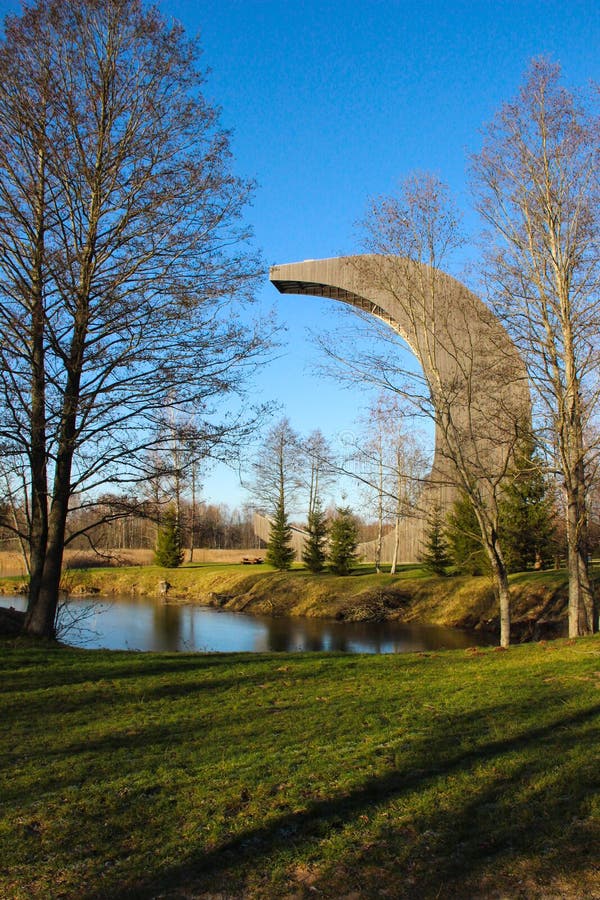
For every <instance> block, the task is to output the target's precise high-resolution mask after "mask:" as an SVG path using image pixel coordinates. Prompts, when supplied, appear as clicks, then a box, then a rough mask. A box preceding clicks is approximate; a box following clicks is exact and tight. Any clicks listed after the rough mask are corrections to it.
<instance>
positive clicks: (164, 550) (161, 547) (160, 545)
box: [154, 509, 184, 569]
mask: <svg viewBox="0 0 600 900" xmlns="http://www.w3.org/2000/svg"><path fill="white" fill-rule="evenodd" d="M183 557H184V551H183V547H182V544H181V532H180V530H179V523H178V521H177V514H176V512H175V510H174V509H168V510H167V511H166V513H165V514H164V517H163V521H162V524H161V526H160V527H159V529H158V535H157V537H156V549H155V551H154V562H155V563H156V565H157V566H164V567H165V568H167V569H176V568H177V566H180V565H181V563H182V562H183Z"/></svg>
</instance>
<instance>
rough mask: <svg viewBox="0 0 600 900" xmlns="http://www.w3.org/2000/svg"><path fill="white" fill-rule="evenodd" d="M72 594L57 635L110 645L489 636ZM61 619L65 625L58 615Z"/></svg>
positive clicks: (387, 644) (401, 645)
mask: <svg viewBox="0 0 600 900" xmlns="http://www.w3.org/2000/svg"><path fill="white" fill-rule="evenodd" d="M2 604H3V605H5V606H14V607H15V608H16V609H24V607H25V601H24V598H22V597H5V598H3V600H2ZM86 608H87V609H90V601H89V600H72V601H71V602H70V603H69V607H68V609H69V610H70V614H71V616H72V617H73V618H74V619H75V620H76V624H75V626H71V627H70V628H68V630H67V631H66V632H65V633H64V635H63V636H62V639H63V640H64V641H65V642H66V643H68V644H71V645H73V646H76V647H77V646H79V647H81V646H83V647H105V648H107V649H110V650H163V651H165V650H169V651H179V650H184V651H192V650H196V651H216V652H244V651H245V652H265V651H275V652H294V651H336V652H341V653H406V652H409V651H415V650H439V649H451V648H461V647H462V648H464V647H472V646H475V645H484V644H490V643H494V642H495V641H494V640H493V639H490V638H489V636H485V635H481V634H478V633H477V632H465V631H458V630H456V629H454V628H438V627H434V626H424V625H401V624H399V623H397V622H382V623H374V622H373V623H371V622H329V621H325V620H322V619H296V618H279V619H271V618H267V617H258V616H247V615H243V614H242V613H231V612H225V611H222V610H214V609H206V608H205V607H201V606H191V605H190V606H177V605H175V604H162V603H160V602H159V601H157V600H154V599H152V598H145V597H144V598H139V597H138V598H132V597H117V598H115V599H114V600H113V599H111V600H103V601H99V602H98V603H94V604H93V605H92V606H91V611H90V614H89V615H88V616H87V617H86V618H84V619H83V620H78V617H79V616H80V615H81V614H82V612H83V611H84V610H85V609H86ZM64 624H65V625H68V622H67V621H66V618H65V619H64Z"/></svg>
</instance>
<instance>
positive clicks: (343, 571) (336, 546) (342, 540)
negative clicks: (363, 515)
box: [329, 506, 358, 575]
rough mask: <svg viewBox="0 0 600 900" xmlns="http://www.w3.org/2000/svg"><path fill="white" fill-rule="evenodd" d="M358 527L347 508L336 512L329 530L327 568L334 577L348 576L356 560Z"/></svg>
mask: <svg viewBox="0 0 600 900" xmlns="http://www.w3.org/2000/svg"><path fill="white" fill-rule="evenodd" d="M357 545H358V527H357V525H356V521H355V519H354V516H353V515H352V512H351V510H350V508H349V507H347V506H344V507H341V508H339V509H337V510H336V516H335V519H334V520H333V522H332V523H331V528H330V530H329V568H330V569H331V571H332V572H334V573H335V574H336V575H349V574H350V572H351V570H352V563H353V562H354V561H355V559H356V547H357Z"/></svg>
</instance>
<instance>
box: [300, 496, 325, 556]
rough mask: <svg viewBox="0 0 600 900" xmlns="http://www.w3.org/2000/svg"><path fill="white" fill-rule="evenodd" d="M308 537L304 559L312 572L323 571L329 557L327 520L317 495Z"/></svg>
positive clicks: (311, 513) (309, 519)
mask: <svg viewBox="0 0 600 900" xmlns="http://www.w3.org/2000/svg"><path fill="white" fill-rule="evenodd" d="M307 531H308V539H307V541H306V543H305V545H304V550H303V551H302V561H303V562H304V564H305V566H306V568H307V569H308V570H309V571H310V572H322V571H323V569H324V568H325V560H326V559H327V550H326V543H327V521H326V518H325V513H324V512H323V510H322V509H321V502H320V500H319V498H318V497H317V498H316V499H315V500H314V502H313V508H312V510H311V511H310V512H309V514H308V527H307Z"/></svg>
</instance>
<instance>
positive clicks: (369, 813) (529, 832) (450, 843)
mask: <svg viewBox="0 0 600 900" xmlns="http://www.w3.org/2000/svg"><path fill="white" fill-rule="evenodd" d="M599 713H600V704H596V705H594V706H591V707H588V708H587V709H584V710H582V711H579V712H577V713H574V714H572V715H569V716H562V717H558V718H557V719H556V720H555V721H553V722H551V723H549V724H547V725H545V726H544V727H539V728H532V729H529V730H527V731H524V732H523V733H522V734H520V735H517V736H515V737H510V738H505V739H500V740H493V741H489V742H487V743H484V744H481V745H480V746H478V747H476V748H474V749H472V750H469V751H467V752H460V753H458V754H453V753H452V748H450V749H448V740H447V736H446V735H444V734H442V733H441V731H440V733H438V734H430V735H429V738H428V742H429V745H430V748H431V751H430V752H431V755H430V756H429V755H427V754H428V751H427V750H426V749H425V747H424V748H423V751H422V758H423V759H424V760H425V765H426V768H424V769H421V770H418V771H417V770H415V771H408V772H407V771H404V772H403V771H390V772H389V773H388V774H386V775H383V776H379V777H376V778H373V779H371V780H369V781H366V782H365V783H364V784H363V785H362V786H361V787H359V788H357V789H355V790H353V791H351V792H350V793H348V794H346V795H344V796H341V797H338V798H333V799H331V798H328V799H325V800H319V801H317V802H313V803H312V804H311V805H310V807H309V808H308V809H306V810H305V811H303V812H300V813H296V814H295V813H286V814H284V815H282V816H279V817H278V818H277V819H275V820H273V821H272V822H270V823H269V824H267V825H263V826H260V827H255V828H250V829H247V830H245V831H244V832H243V833H241V834H239V835H238V836H236V837H234V838H232V839H231V840H230V841H229V842H227V843H224V844H223V845H222V846H221V847H219V848H218V849H216V850H211V851H209V852H203V851H202V850H201V849H200V848H195V849H193V848H190V849H189V850H188V853H187V856H186V858H185V859H184V860H182V862H181V863H180V864H178V865H175V866H173V867H171V868H170V869H162V870H158V871H156V872H153V873H149V875H148V878H147V879H146V880H145V881H143V882H138V883H135V884H132V885H130V886H128V887H127V888H123V887H121V888H118V887H117V886H116V885H112V886H111V887H110V890H109V889H108V885H107V888H106V890H98V891H93V892H91V893H89V894H87V895H86V896H87V897H88V898H89V900H91V898H100V897H102V898H106V897H107V896H110V897H111V898H113V900H129V898H131V900H133V898H157V897H165V898H166V897H168V898H175V897H196V896H205V895H204V894H203V893H202V892H203V891H209V892H210V896H215V897H216V896H226V897H229V898H232V897H244V896H248V895H249V894H252V895H253V896H276V893H277V892H276V890H275V888H276V885H275V884H273V883H272V882H271V880H270V877H271V876H270V873H272V871H273V869H274V868H275V867H276V866H277V865H279V867H282V866H285V865H286V860H287V864H288V865H289V860H290V857H289V853H287V851H289V850H290V847H292V846H293V848H294V852H295V854H296V863H298V864H300V863H301V862H302V858H303V857H302V851H305V855H306V858H307V859H309V860H310V859H311V857H312V858H313V859H314V858H316V857H319V862H317V863H316V864H315V867H314V870H313V873H312V875H311V880H310V882H306V883H305V881H304V880H303V879H304V875H305V869H302V872H303V873H304V874H302V876H296V878H294V873H293V872H292V871H290V872H289V873H288V875H289V878H288V880H287V883H285V884H284V885H283V886H282V885H281V884H280V883H279V884H278V887H279V889H280V895H281V888H282V887H283V889H284V890H285V894H286V895H287V894H288V893H289V892H290V891H292V892H294V893H293V896H295V897H300V896H312V895H313V892H314V891H316V892H318V893H317V895H318V894H320V895H321V896H326V897H339V896H344V895H345V894H347V893H350V892H353V891H354V892H357V893H358V895H359V896H360V897H361V898H362V897H379V896H383V894H382V893H381V891H382V889H383V888H386V887H387V888H388V889H389V890H390V892H391V893H390V894H389V895H390V896H393V897H398V898H401V897H406V898H416V897H419V898H425V897H437V896H439V897H453V896H463V897H464V896H480V897H482V896H488V897H489V896H511V897H520V896H527V895H529V896H536V893H535V889H534V888H532V884H534V885H535V879H538V878H539V879H540V880H541V882H542V884H543V883H545V884H546V886H547V887H548V886H552V877H553V876H554V875H556V873H557V872H559V871H567V872H568V871H569V870H570V871H571V874H575V875H576V874H577V871H578V870H580V869H584V870H585V869H589V866H590V865H591V852H592V848H593V846H594V845H593V842H592V839H593V835H592V834H591V828H592V826H591V823H590V820H589V819H588V818H587V816H588V812H589V810H588V808H587V804H588V801H589V794H590V790H591V789H592V787H593V785H594V783H596V784H597V781H596V779H597V776H596V771H597V760H596V762H595V761H594V759H595V756H594V754H595V753H596V752H597V737H598V735H597V728H594V723H593V720H594V718H595V717H596V716H597V715H598V714H599ZM540 751H541V752H540ZM582 759H583V760H586V761H589V766H588V764H587V762H586V764H585V765H584V766H582V765H581V760H582ZM482 767H484V768H485V769H486V772H487V773H488V774H487V777H486V778H485V779H483V780H481V779H480V780H478V777H477V774H476V773H475V772H473V771H472V770H473V769H480V768H482ZM469 770H471V772H470V771H469ZM447 779H462V780H463V781H464V782H465V783H464V786H463V787H462V790H463V793H461V795H460V796H461V800H460V802H459V803H457V802H456V801H453V802H445V801H444V783H445V781H446V780H447ZM435 790H438V791H439V798H440V800H439V803H437V804H436V803H433V804H432V805H430V806H426V807H423V808H422V809H421V808H419V807H418V806H417V807H416V809H417V811H416V812H415V807H414V806H413V812H412V813H411V815H412V819H408V820H407V818H406V814H405V812H404V810H402V801H403V799H404V800H406V801H408V800H409V798H410V797H411V795H412V798H411V799H412V800H413V801H414V795H417V796H418V797H420V796H421V795H422V794H423V793H424V792H426V791H435ZM407 808H408V807H407ZM361 817H362V819H366V822H367V823H368V822H369V818H371V819H374V820H376V824H375V822H374V825H375V830H373V828H372V827H371V826H368V827H367V825H365V828H364V840H362V839H361V837H360V831H359V833H358V834H357V832H356V830H355V832H354V833H353V836H352V837H351V838H350V839H349V840H345V841H343V843H344V846H345V847H346V848H347V849H345V850H344V851H343V854H342V855H337V856H336V855H335V854H331V853H330V857H329V859H327V858H323V857H324V856H325V854H323V853H322V852H321V850H322V848H324V845H325V844H326V843H327V841H328V840H329V839H330V838H331V836H332V835H335V832H336V831H342V830H343V829H345V828H347V827H354V828H355V829H359V828H360V823H361ZM278 856H279V857H280V858H279V859H278ZM332 857H333V858H332ZM307 865H308V868H309V869H310V863H308V864H307ZM521 868H523V869H524V871H526V872H527V874H528V877H529V879H530V881H529V884H528V886H526V887H523V888H522V889H521V887H520V884H521V877H520V876H519V872H520V869H521ZM490 870H492V871H493V881H492V882H491V883H490V882H487V888H489V890H488V889H486V878H489V871H490ZM511 872H512V873H514V872H516V873H517V874H516V875H512V874H511ZM308 885H310V887H309V886H308ZM465 891H466V892H467V893H466V894H465ZM218 892H222V893H218ZM551 893H552V895H553V896H554V895H556V896H568V894H565V895H563V894H561V893H560V892H559V893H556V891H552V892H551ZM537 896H548V893H547V892H546V893H543V892H542V891H541V889H540V893H538V894H537Z"/></svg>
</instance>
